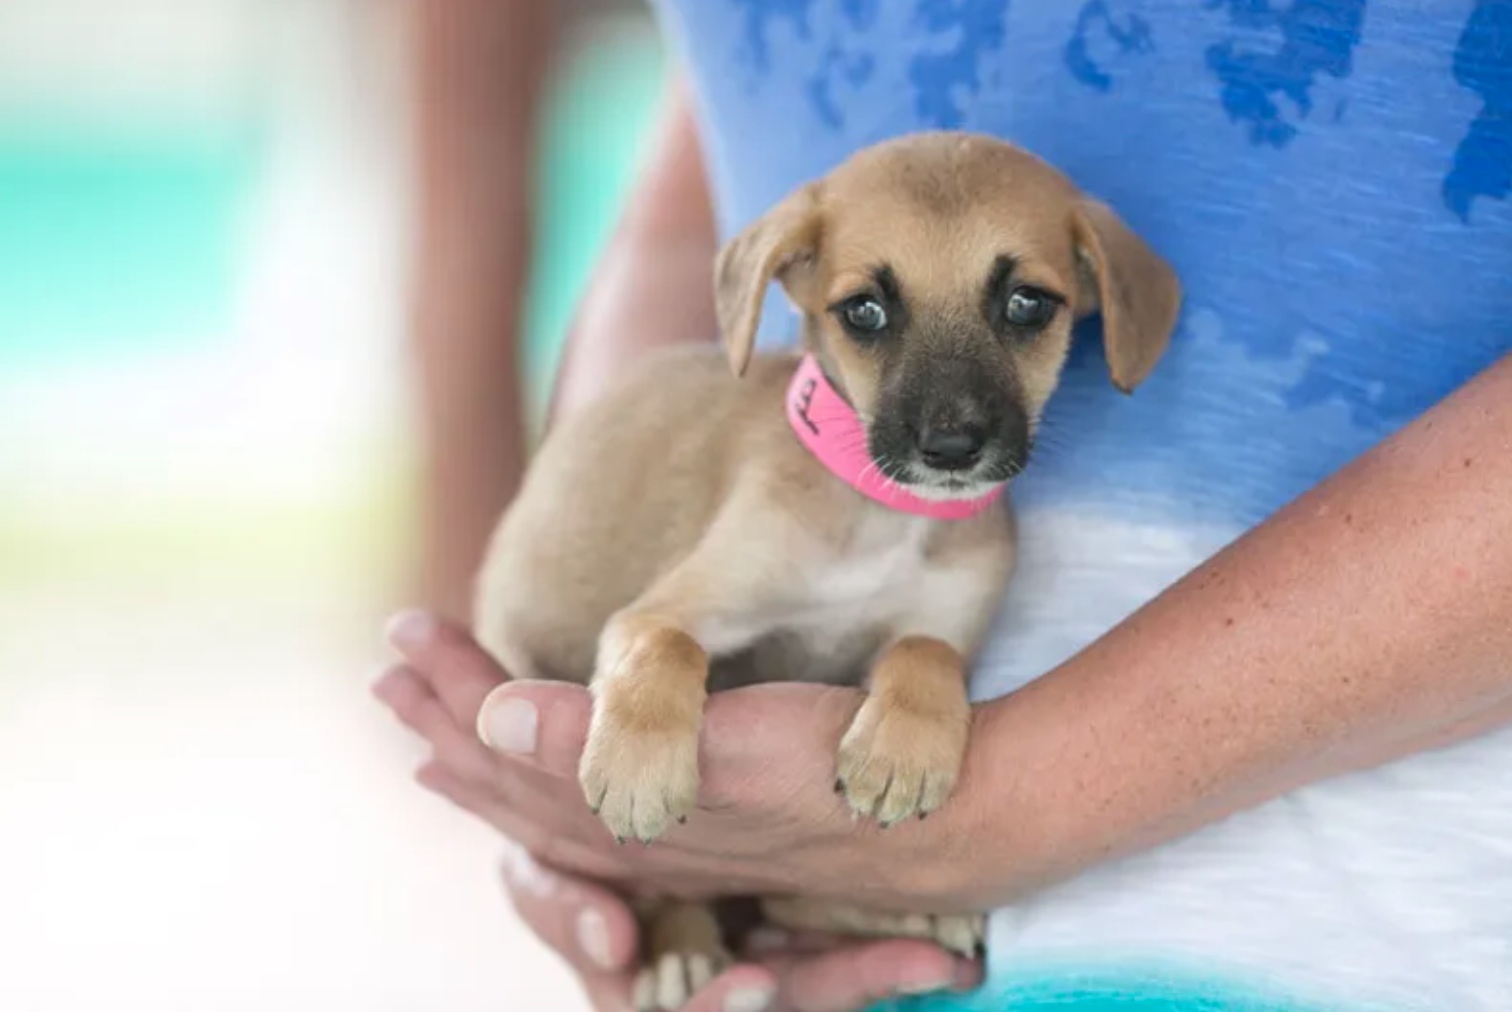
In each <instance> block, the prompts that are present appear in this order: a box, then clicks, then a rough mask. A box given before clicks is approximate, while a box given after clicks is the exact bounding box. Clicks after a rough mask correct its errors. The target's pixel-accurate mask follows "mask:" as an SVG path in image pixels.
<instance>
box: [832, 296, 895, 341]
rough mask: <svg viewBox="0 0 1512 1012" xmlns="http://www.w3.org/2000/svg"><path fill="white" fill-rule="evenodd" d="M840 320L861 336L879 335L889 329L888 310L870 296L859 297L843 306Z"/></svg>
mask: <svg viewBox="0 0 1512 1012" xmlns="http://www.w3.org/2000/svg"><path fill="white" fill-rule="evenodd" d="M840 318H841V319H843V320H844V321H845V325H846V326H847V327H849V328H850V329H851V330H852V331H854V332H855V333H857V334H860V335H874V334H879V333H881V332H882V331H883V330H885V329H886V328H887V310H885V309H883V308H882V303H880V302H878V301H877V300H876V299H874V298H872V297H871V296H870V295H861V296H857V297H856V298H854V299H851V300H850V301H849V302H847V303H845V305H843V306H841V307H840Z"/></svg>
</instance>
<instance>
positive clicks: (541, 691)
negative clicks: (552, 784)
mask: <svg viewBox="0 0 1512 1012" xmlns="http://www.w3.org/2000/svg"><path fill="white" fill-rule="evenodd" d="M592 714H593V699H592V697H591V696H590V695H589V694H588V690H587V689H585V688H583V687H582V686H581V685H573V684H570V683H567V682H545V681H523V682H506V683H504V684H503V685H499V686H497V687H495V688H494V689H493V690H492V691H491V692H489V693H488V695H487V696H486V697H484V699H483V704H482V706H481V707H479V709H478V737H479V738H481V739H482V740H483V743H484V744H485V745H487V746H488V747H489V748H491V749H493V750H494V751H495V752H497V753H499V754H500V755H501V756H504V757H506V758H509V759H515V760H518V761H520V762H524V763H528V764H529V765H531V766H534V767H536V768H537V769H540V770H543V771H544V772H546V773H550V774H552V775H554V776H559V777H563V778H567V779H572V778H575V777H576V776H577V768H578V757H579V756H581V755H582V753H583V743H584V742H585V741H586V740H587V738H588V720H589V718H590V717H591V716H592Z"/></svg>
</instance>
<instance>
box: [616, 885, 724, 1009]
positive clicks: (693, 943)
mask: <svg viewBox="0 0 1512 1012" xmlns="http://www.w3.org/2000/svg"><path fill="white" fill-rule="evenodd" d="M636 913H637V914H638V915H639V916H640V921H641V932H642V937H644V938H645V940H646V941H645V949H644V956H645V958H644V959H643V960H642V962H641V969H640V972H639V973H638V974H636V977H635V1009H636V1012H676V1010H678V1009H680V1008H682V1007H683V1005H685V1004H686V1003H687V1002H688V1000H689V999H690V998H692V997H693V995H694V993H695V992H696V991H698V989H699V988H701V987H703V986H704V985H705V984H707V983H708V982H709V981H711V980H713V979H714V978H715V977H717V976H719V974H720V973H721V972H723V970H724V969H725V967H727V966H729V965H730V963H731V962H732V959H731V956H730V953H729V951H728V950H726V949H725V946H724V941H723V938H722V936H721V934H720V928H719V922H718V920H717V919H716V918H715V916H714V910H713V908H712V907H710V906H709V905H708V904H707V903H692V902H688V901H684V900H672V899H657V900H642V901H640V902H638V903H637V904H636Z"/></svg>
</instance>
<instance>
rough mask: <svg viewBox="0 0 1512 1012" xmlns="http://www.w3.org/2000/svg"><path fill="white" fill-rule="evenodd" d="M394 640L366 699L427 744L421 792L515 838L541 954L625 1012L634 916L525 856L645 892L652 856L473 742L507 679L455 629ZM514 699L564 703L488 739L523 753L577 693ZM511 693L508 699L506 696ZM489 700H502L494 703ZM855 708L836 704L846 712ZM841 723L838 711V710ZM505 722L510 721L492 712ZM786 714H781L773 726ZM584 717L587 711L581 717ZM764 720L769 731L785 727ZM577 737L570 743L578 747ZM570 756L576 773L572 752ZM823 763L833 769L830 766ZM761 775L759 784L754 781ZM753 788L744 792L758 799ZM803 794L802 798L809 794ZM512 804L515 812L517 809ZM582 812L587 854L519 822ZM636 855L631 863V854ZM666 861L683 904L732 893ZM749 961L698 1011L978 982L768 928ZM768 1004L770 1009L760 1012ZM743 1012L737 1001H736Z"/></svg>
mask: <svg viewBox="0 0 1512 1012" xmlns="http://www.w3.org/2000/svg"><path fill="white" fill-rule="evenodd" d="M392 638H393V639H394V640H395V642H396V645H398V646H399V647H400V649H401V650H402V651H403V652H404V654H405V656H406V663H404V664H400V665H396V666H394V667H393V668H391V669H390V670H389V671H388V672H386V673H385V674H384V676H383V677H382V678H381V679H380V680H379V682H378V683H377V684H376V686H375V688H374V691H375V692H376V694H377V695H378V697H379V698H380V699H381V700H383V701H384V702H385V703H386V704H387V705H388V706H389V707H390V708H391V709H392V710H393V711H394V712H395V714H396V715H397V716H398V717H399V719H400V720H401V721H402V722H403V723H405V724H406V725H407V726H409V727H410V728H412V729H413V730H415V731H416V732H417V733H419V734H420V735H421V736H422V737H424V738H425V739H426V740H427V741H428V742H429V743H430V745H431V746H432V749H433V756H432V759H431V761H430V762H428V763H427V764H426V765H425V766H423V767H422V768H421V769H420V771H419V773H418V774H417V779H418V780H419V781H420V782H421V784H423V785H424V786H426V787H428V788H429V789H431V790H433V791H435V792H437V793H439V794H441V795H442V796H444V797H446V798H448V799H449V800H451V801H452V802H454V803H456V804H457V805H459V806H460V807H462V808H464V809H466V810H467V811H470V812H472V813H473V814H475V815H478V816H479V817H481V818H483V819H485V820H486V821H488V822H489V823H490V824H491V825H493V826H494V827H495V828H498V829H499V830H500V831H501V832H503V833H504V834H505V835H506V836H510V837H511V838H515V839H519V840H522V841H523V842H524V843H525V845H526V846H525V848H524V849H521V850H519V851H518V852H516V854H515V855H514V856H512V858H511V859H510V861H508V862H507V863H506V875H505V879H506V883H507V885H508V888H509V892H510V895H511V897H512V899H513V900H514V902H515V905H516V907H517V908H518V910H519V912H520V914H521V916H522V918H523V919H524V920H525V921H526V923H528V924H529V925H530V926H531V927H532V929H533V930H535V932H536V933H537V934H538V935H539V936H540V937H541V938H542V940H543V941H545V942H546V944H548V945H549V946H551V947H552V948H553V949H555V950H556V951H557V952H559V953H560V954H561V955H562V956H563V958H565V959H566V960H567V961H568V962H569V963H570V964H571V965H572V966H573V967H574V969H575V970H576V971H577V972H578V973H579V975H580V976H581V977H582V979H583V982H584V986H585V988H586V989H587V991H588V993H589V995H590V998H591V999H592V1001H593V1003H594V1007H595V1008H596V1009H620V1008H625V1007H628V1001H629V995H630V987H631V981H632V974H631V971H632V969H633V967H632V966H631V963H632V960H633V957H634V954H635V953H636V951H637V940H636V936H635V919H634V916H633V915H632V913H631V912H630V910H629V908H628V906H627V905H626V904H625V902H624V901H623V900H622V899H620V898H619V897H618V896H617V895H616V894H615V893H614V892H611V891H610V890H609V889H608V888H605V887H604V886H601V885H597V884H594V883H592V882H590V881H589V880H588V879H587V878H579V877H576V876H573V875H570V874H563V873H561V872H559V871H555V870H548V869H547V868H546V867H544V866H543V863H541V862H538V861H537V860H535V859H533V858H531V857H530V856H529V854H528V853H527V851H533V852H534V853H535V854H536V855H537V856H539V857H543V858H545V860H546V861H547V862H555V863H559V864H561V865H565V866H567V867H570V868H575V869H577V870H579V871H580V872H586V873H588V874H589V875H592V876H593V877H597V878H601V879H605V880H611V881H628V880H634V881H635V882H636V884H637V886H640V885H644V884H647V883H648V878H647V877H646V876H641V875H638V873H637V869H636V865H635V862H634V858H635V857H643V856H645V855H649V854H653V853H654V852H655V851H656V850H657V849H658V848H657V847H652V848H649V849H647V848H641V847H639V846H632V847H617V846H615V845H614V844H613V843H612V842H610V841H608V837H607V833H606V832H605V831H603V830H602V829H601V828H598V823H597V821H596V820H593V819H592V818H591V816H589V815H588V813H587V808H586V805H585V804H584V803H583V801H582V799H581V794H580V793H579V792H578V790H577V785H576V779H575V776H572V775H571V774H570V773H569V774H568V775H565V776H564V775H563V774H561V773H560V772H552V771H551V770H549V769H548V768H547V766H546V765H544V764H542V763H539V762H537V761H535V760H533V759H531V758H530V756H532V755H535V753H533V752H532V753H527V754H526V755H524V756H516V755H513V754H510V753H502V754H501V753H497V752H495V751H492V750H490V749H489V748H488V747H486V746H485V745H484V744H483V743H482V742H481V741H480V740H479V738H478V736H477V735H476V734H475V733H474V730H473V729H474V727H475V725H476V718H477V715H478V713H479V710H480V708H481V706H482V703H483V701H484V700H485V698H488V697H489V694H490V692H492V691H493V690H495V689H497V688H498V687H499V686H501V685H503V684H505V683H506V679H505V675H504V673H503V672H502V671H500V670H499V668H498V667H497V666H496V665H495V664H494V663H493V662H492V661H491V660H490V659H489V658H488V657H487V655H486V654H484V653H483V652H482V651H481V650H480V649H479V648H478V647H477V646H476V645H475V644H474V643H473V641H472V640H471V639H470V638H469V637H468V636H467V635H466V634H465V633H462V632H461V631H460V630H457V629H455V628H453V627H450V626H445V625H438V624H437V623H435V622H434V621H432V620H429V619H427V618H425V617H424V616H418V615H410V616H407V617H406V618H405V620H404V621H402V622H400V623H398V624H396V626H395V627H394V630H393V633H392ZM519 688H520V689H529V690H530V691H531V693H534V692H535V691H536V690H551V689H565V690H568V693H569V694H568V697H567V705H566V706H565V707H564V708H562V709H557V708H555V707H552V708H549V709H548V710H547V711H546V712H545V714H544V717H543V715H542V714H541V713H539V712H538V713H537V714H536V716H535V718H534V719H533V720H532V719H531V718H529V717H523V718H522V717H521V714H520V713H519V711H518V708H517V707H508V708H506V711H508V710H513V711H515V712H514V714H513V717H514V719H515V723H514V724H513V726H500V727H498V728H497V729H496V731H495V734H494V738H495V739H496V740H499V739H501V738H503V739H509V740H515V741H517V742H523V741H524V740H525V739H528V738H532V737H534V738H535V739H536V740H537V741H540V740H543V739H542V737H541V732H542V731H543V729H544V730H547V731H550V729H551V728H552V727H553V726H554V725H558V724H560V723H562V721H563V720H572V719H577V717H576V715H577V707H576V706H575V703H576V702H577V701H578V697H579V694H580V693H581V690H575V689H574V687H571V686H550V685H544V684H540V685H537V684H531V685H528V686H527V685H523V684H521V685H519ZM510 691H513V690H510ZM494 698H495V702H502V701H503V700H502V699H500V698H499V697H494ZM851 708H853V706H852V705H849V704H848V705H847V706H844V707H841V708H840V710H841V711H844V712H848V710H849V709H851ZM837 712H838V711H837ZM495 716H496V717H499V720H500V721H502V722H504V723H508V721H509V719H510V717H511V714H510V713H509V712H506V713H505V714H503V715H502V716H499V715H497V714H495ZM777 717H780V714H779V715H777ZM584 718H585V714H584ZM773 719H777V718H772V719H769V720H766V721H765V723H766V724H767V726H768V730H769V731H775V730H776V729H777V727H779V726H781V725H780V723H776V724H774V723H773V722H772V720H773ZM582 732H583V729H582V728H579V729H578V731H577V732H576V733H575V737H576V739H577V746H578V747H580V746H581V743H582V737H583V734H582ZM570 751H572V755H571V756H569V757H568V761H569V762H570V763H575V761H576V760H575V754H576V751H575V749H574V750H570ZM826 761H828V760H826ZM759 779H760V778H757V780H758V781H759ZM757 787H759V783H756V782H753V783H752V784H751V785H750V787H749V788H748V789H753V790H754V789H756V788H757ZM805 793H807V792H805ZM817 793H818V794H819V796H820V802H819V803H818V804H816V806H815V807H820V808H823V807H826V806H833V805H835V804H837V803H836V802H835V800H834V799H833V798H832V797H829V796H828V794H827V791H824V790H821V791H819V792H817ZM516 805H519V806H520V807H518V808H517V807H516ZM556 805H560V806H562V807H563V808H566V809H578V808H580V809H581V810H582V811H581V814H582V815H584V816H588V817H587V818H586V819H584V820H583V822H582V824H581V825H580V827H579V828H580V829H582V830H583V831H584V832H585V833H588V834H591V839H590V840H589V842H587V843H582V842H578V841H576V840H575V839H573V838H570V837H564V836H556V835H554V834H553V831H552V830H551V829H549V828H547V827H546V826H544V825H542V824H537V823H533V822H531V821H530V819H529V818H528V817H527V816H526V814H525V813H526V812H536V811H543V812H549V811H550V810H551V809H552V808H553V806H556ZM636 852H639V854H637V853H636ZM681 863H682V862H680V861H679V860H677V859H676V858H672V859H671V860H669V861H668V862H667V863H665V864H664V865H663V866H662V867H661V868H660V876H659V880H658V881H657V882H656V884H658V885H660V886H662V887H664V888H668V889H670V890H672V891H676V892H682V893H688V892H703V893H715V892H718V893H724V894H728V893H730V892H732V891H733V892H739V891H744V890H739V889H736V888H734V886H733V883H732V882H731V881H730V880H729V879H721V878H720V877H719V874H718V872H717V871H714V872H711V871H707V870H706V871H703V872H698V871H691V872H683V871H681V870H680V867H681ZM749 946H750V948H749V949H748V951H746V952H743V953H741V954H740V955H741V956H742V958H743V959H744V960H746V961H745V962H742V963H741V964H739V965H737V966H735V967H733V968H731V969H730V970H728V971H726V972H725V973H724V974H723V975H721V976H720V977H719V978H718V979H717V980H715V981H713V982H712V983H711V984H709V985H708V987H706V988H705V989H704V990H702V991H700V992H699V994H698V996H697V999H696V1004H695V1005H694V1006H693V1007H692V1012H702V1010H704V1009H710V1010H722V1009H725V1008H731V1009H740V1008H765V1007H771V1008H775V1009H779V1010H791V1012H827V1010H835V1012H843V1010H849V1009H861V1008H865V1007H867V1006H868V1005H870V1004H873V1003H875V1002H876V1001H878V1000H880V999H882V998H885V997H888V996H890V995H894V994H901V993H913V992H918V991H925V990H938V989H940V988H941V987H951V988H955V989H969V988H971V987H974V986H975V985H976V984H977V983H978V982H979V980H980V976H981V967H980V964H978V963H975V962H972V961H966V960H960V959H955V958H953V957H951V956H950V955H949V954H947V953H945V952H944V951H942V950H941V949H939V948H938V947H936V946H934V945H931V944H927V943H924V942H918V941H881V942H867V943H860V942H855V941H846V940H842V939H836V938H830V937H823V936H818V935H813V934H806V935H802V936H796V937H795V936H783V935H781V934H780V933H775V932H772V931H770V930H764V929H763V930H758V931H756V932H754V933H753V934H752V935H751V937H750V941H749ZM761 996H768V997H770V998H771V999H772V1004H771V1005H769V1006H763V1005H760V1004H758V1001H759V999H760V997H761ZM742 1003H745V1004H742Z"/></svg>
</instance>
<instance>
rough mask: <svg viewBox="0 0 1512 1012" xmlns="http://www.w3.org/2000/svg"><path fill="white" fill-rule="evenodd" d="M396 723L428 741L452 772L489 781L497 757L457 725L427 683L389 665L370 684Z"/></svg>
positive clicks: (410, 671)
mask: <svg viewBox="0 0 1512 1012" xmlns="http://www.w3.org/2000/svg"><path fill="white" fill-rule="evenodd" d="M373 695H375V696H376V697H378V699H379V700H380V701H382V702H383V703H384V704H385V705H387V706H388V708H389V709H390V710H392V711H393V713H394V716H396V717H398V718H399V722H400V723H402V724H403V725H404V726H405V727H408V728H409V729H410V730H412V731H414V732H415V733H416V734H418V735H419V736H420V737H422V738H424V739H425V740H426V741H427V742H429V743H430V745H431V748H432V749H433V750H434V752H435V754H436V758H437V759H438V760H439V761H440V762H441V763H442V764H443V765H444V766H446V767H448V768H449V769H450V770H451V771H452V772H453V773H455V774H456V775H458V776H460V777H464V778H466V779H468V780H472V781H475V782H477V783H480V784H482V783H487V782H489V781H491V780H492V779H493V778H494V777H495V775H496V773H497V769H496V766H495V764H496V762H497V759H496V758H495V756H494V755H493V753H492V752H490V751H489V750H488V749H487V748H486V747H485V746H484V745H483V744H482V743H481V742H479V741H478V740H477V738H476V737H474V736H473V734H472V733H471V731H472V729H471V728H470V727H468V728H467V729H466V730H463V728H461V727H459V726H458V725H457V722H456V721H455V720H454V719H452V715H451V714H450V713H448V712H447V710H446V708H445V707H444V706H442V705H441V701H440V700H439V699H437V698H436V695H435V693H434V692H432V691H431V688H430V686H429V685H428V684H427V683H426V682H425V681H424V680H423V679H421V678H420V676H419V675H418V674H416V672H415V671H414V670H413V669H412V668H410V667H409V666H407V665H404V664H396V665H394V666H393V667H391V668H389V669H388V670H387V671H386V672H385V673H384V674H383V676H382V677H380V678H379V679H378V681H377V682H375V683H374V685H373Z"/></svg>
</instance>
